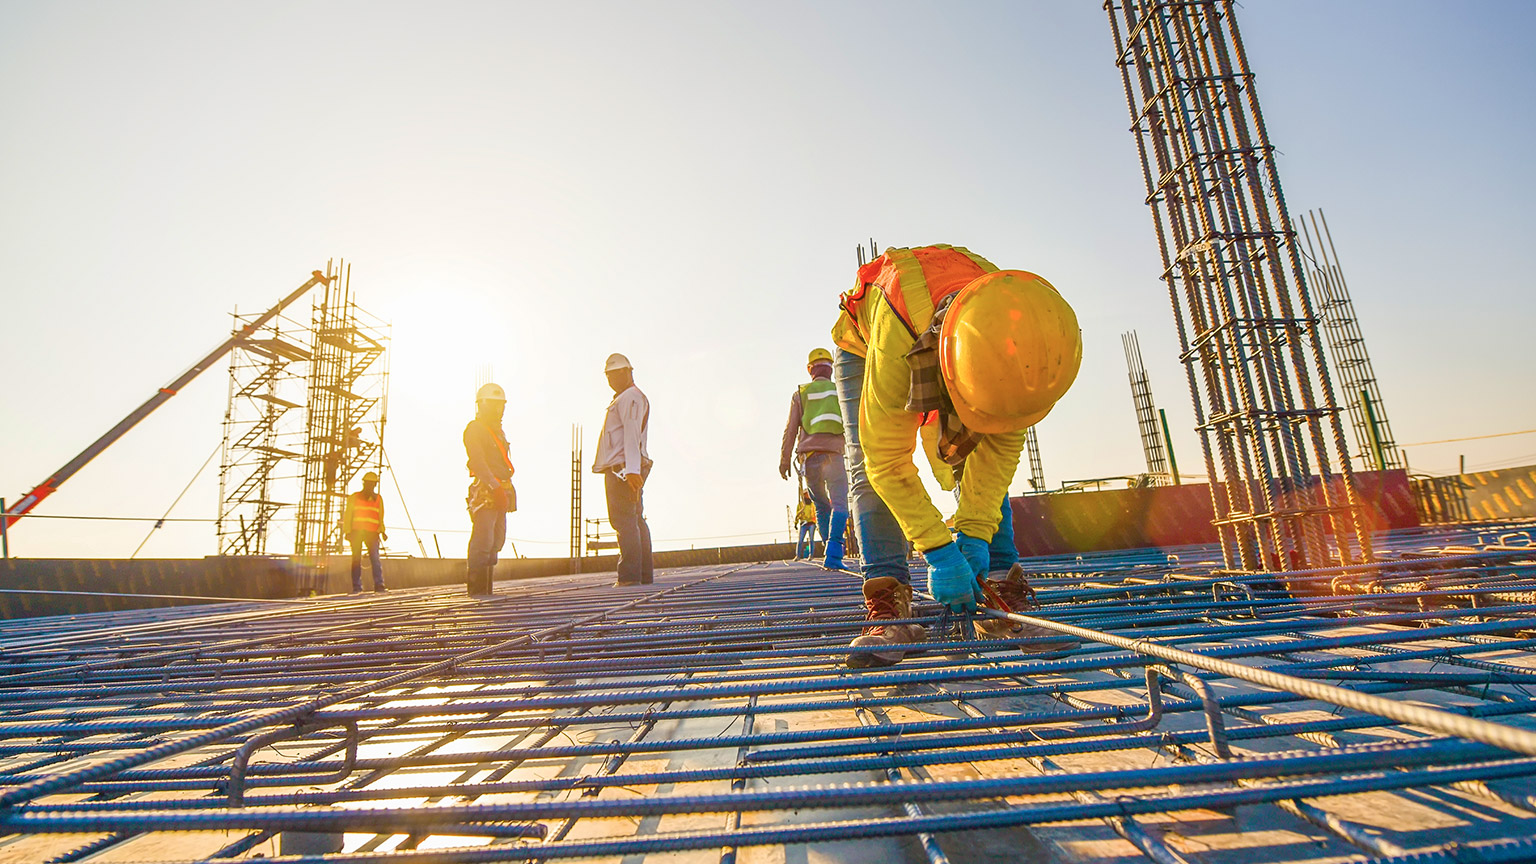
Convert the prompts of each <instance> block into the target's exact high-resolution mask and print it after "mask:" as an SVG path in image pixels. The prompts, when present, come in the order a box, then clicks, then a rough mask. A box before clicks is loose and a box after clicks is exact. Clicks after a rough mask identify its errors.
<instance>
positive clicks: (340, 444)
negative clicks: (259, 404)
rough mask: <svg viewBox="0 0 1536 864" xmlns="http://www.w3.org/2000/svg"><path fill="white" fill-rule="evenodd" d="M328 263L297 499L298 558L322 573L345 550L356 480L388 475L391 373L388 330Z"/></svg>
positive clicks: (348, 278) (347, 272)
mask: <svg viewBox="0 0 1536 864" xmlns="http://www.w3.org/2000/svg"><path fill="white" fill-rule="evenodd" d="M332 266H333V265H332V264H329V263H328V264H327V265H326V275H327V276H332V275H334V276H335V277H336V278H333V279H332V280H331V281H330V282H329V283H328V284H327V285H326V289H325V292H324V293H323V294H321V295H320V296H319V299H318V300H317V301H316V303H315V307H314V317H313V323H312V324H311V327H310V353H311V354H312V355H313V356H312V359H311V361H310V364H309V386H308V396H309V402H308V410H307V412H306V418H305V440H304V486H303V490H302V493H301V495H300V500H299V517H298V525H297V529H296V533H295V538H294V550H293V551H294V554H295V555H296V556H298V557H299V558H300V561H301V563H302V564H305V565H308V566H311V567H320V568H323V564H324V560H325V556H326V555H329V554H331V553H333V552H337V551H340V549H341V543H342V526H341V514H342V510H343V508H344V507H345V503H346V496H347V494H348V492H349V490H350V489H351V486H352V480H353V478H354V477H356V476H357V475H358V474H359V473H360V472H362V471H363V470H364V469H365V468H370V467H371V468H374V469H375V470H382V467H383V459H382V456H381V453H382V444H383V441H384V415H383V411H384V398H385V395H386V393H387V392H388V388H389V375H388V372H387V370H386V367H385V366H384V365H383V364H381V363H378V362H377V361H378V360H379V358H381V357H383V356H384V351H385V348H386V347H387V345H388V343H389V327H388V325H386V324H384V323H383V322H381V321H379V320H378V319H377V318H374V317H373V316H372V315H369V314H368V313H367V312H365V311H364V310H363V309H361V308H360V307H359V306H358V305H357V303H356V301H355V298H354V295H353V293H352V270H351V267H350V266H348V265H347V264H346V263H345V262H336V263H335V264H334V267H335V270H334V274H333V271H332Z"/></svg>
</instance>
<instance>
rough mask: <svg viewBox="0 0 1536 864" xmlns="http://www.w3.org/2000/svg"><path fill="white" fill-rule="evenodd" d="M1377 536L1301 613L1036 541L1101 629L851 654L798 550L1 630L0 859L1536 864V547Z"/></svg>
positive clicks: (1151, 565)
mask: <svg viewBox="0 0 1536 864" xmlns="http://www.w3.org/2000/svg"><path fill="white" fill-rule="evenodd" d="M1488 545H1492V546H1495V547H1497V548H1496V549H1493V550H1491V551H1485V550H1483V548H1482V547H1483V546H1488ZM1386 548H1387V550H1388V552H1387V554H1386V556H1385V557H1386V558H1388V559H1390V560H1388V561H1387V562H1386V563H1384V564H1382V565H1379V566H1375V567H1372V568H1368V569H1367V568H1361V567H1354V568H1350V567H1334V568H1326V569H1322V570H1319V571H1317V572H1311V573H1294V572H1293V573H1288V574H1285V578H1286V579H1287V580H1288V582H1290V583H1291V584H1293V585H1295V584H1299V583H1308V584H1310V585H1311V586H1312V588H1313V590H1314V591H1315V593H1313V594H1309V595H1307V596H1304V597H1301V596H1292V595H1291V594H1290V593H1288V592H1286V591H1285V590H1283V589H1282V588H1281V587H1280V586H1279V585H1278V584H1277V583H1275V582H1273V581H1270V580H1269V578H1268V577H1267V576H1257V577H1252V576H1247V577H1240V578H1234V577H1233V576H1232V575H1231V574H1230V573H1227V572H1225V571H1224V570H1222V569H1220V566H1219V565H1220V563H1221V561H1220V554H1219V551H1218V550H1216V549H1215V547H1193V548H1188V549H1181V550H1178V551H1177V553H1176V554H1173V555H1170V554H1168V553H1167V552H1151V551H1147V552H1138V553H1118V554H1100V555H1091V556H1081V557H1079V558H1070V557H1063V558H1057V559H1035V560H1034V561H1031V562H1030V563H1031V564H1032V565H1033V567H1032V569H1033V570H1034V572H1035V574H1036V575H1035V576H1034V577H1033V581H1034V583H1035V585H1036V587H1037V590H1038V592H1039V596H1040V599H1041V601H1042V603H1043V607H1042V608H1041V609H1039V610H1036V611H1033V612H1031V613H1030V616H1032V617H1030V618H1028V619H1027V620H1029V621H1031V622H1033V623H1036V624H1038V625H1040V626H1043V627H1047V628H1054V629H1055V630H1057V631H1062V632H1070V633H1072V634H1073V635H1075V636H1076V637H1077V638H1078V639H1080V640H1081V641H1080V645H1079V647H1077V648H1075V649H1073V650H1056V651H1053V652H1050V653H1034V652H1028V651H1021V650H1020V648H1021V647H1027V646H1030V645H1040V644H1043V643H1047V642H1053V641H1057V640H1058V639H1059V638H1060V637H1057V636H1033V637H1031V638H1020V639H1013V640H987V639H975V638H972V637H962V636H961V635H960V633H959V631H958V630H948V629H947V628H946V627H945V622H944V621H943V620H942V619H941V618H939V617H938V616H937V614H936V609H935V608H933V607H930V606H927V605H923V604H920V605H919V607H918V608H917V609H916V610H915V612H916V614H919V615H921V616H923V618H922V619H921V620H922V621H923V622H924V623H926V624H927V625H928V626H929V629H930V631H931V633H932V635H931V637H930V640H929V642H928V643H926V644H925V645H924V649H925V650H924V653H922V654H920V655H916V656H910V657H908V658H907V659H906V660H905V661H903V662H902V663H901V664H899V665H897V666H893V667H887V668H876V669H869V670H864V671H857V672H856V671H851V670H849V669H847V668H846V667H845V665H844V664H843V660H844V658H845V656H846V654H847V652H848V649H847V648H846V644H847V642H848V641H849V640H850V639H852V638H853V636H855V635H857V633H858V632H859V629H860V626H861V624H862V620H861V619H862V614H861V613H862V610H861V607H860V603H859V593H858V591H859V583H858V580H857V578H856V577H853V576H850V575H848V574H844V573H836V572H828V571H824V570H820V569H818V568H814V567H811V566H809V565H804V564H789V563H784V562H779V563H772V564H756V565H738V566H734V567H713V568H690V569H681V570H675V571H670V572H666V573H663V574H660V575H659V576H658V580H657V583H656V584H655V585H653V586H640V587H627V588H616V587H612V586H611V585H610V584H608V580H610V579H611V576H610V577H606V578H605V577H602V576H596V575H593V576H570V577H553V578H549V579H541V580H528V581H523V582H517V583H503V584H502V585H501V586H499V588H500V590H501V592H502V593H501V595H500V596H497V597H496V598H494V599H491V600H483V601H482V600H477V599H474V598H468V597H465V596H462V595H461V594H459V593H458V592H457V591H450V590H444V589H421V590H412V591H403V592H392V593H390V594H386V595H377V596H375V595H368V596H359V597H336V598H326V599H323V600H316V601H294V602H291V603H286V604H272V603H267V604H262V605H261V606H260V607H257V606H255V605H252V604H221V605H212V606H202V607H180V608H174V609H160V610H150V611H140V612H124V613H113V614H108V615H98V616H72V617H68V618H57V619H33V620H30V621H14V622H6V623H4V624H0V651H3V657H4V660H5V665H4V667H3V674H0V808H3V809H0V831H7V832H11V833H10V834H9V835H7V836H6V837H5V838H4V839H3V840H0V858H5V857H6V856H10V858H11V859H12V860H36V861H43V860H47V861H75V860H82V859H84V858H86V857H88V856H90V855H95V854H109V855H110V857H111V858H112V860H116V861H146V860H166V859H171V860H210V859H217V858H229V857H245V856H247V855H251V854H255V853H262V854H265V855H268V856H271V855H273V854H274V853H277V852H280V851H282V850H283V848H284V847H287V848H288V849H289V851H292V848H294V847H293V845H292V844H293V843H296V842H298V839H295V838H299V839H307V840H308V841H315V839H316V838H319V840H320V841H323V842H332V845H331V846H328V847H325V848H344V849H345V851H342V852H336V853H332V854H329V855H325V856H318V857H309V858H302V857H293V856H288V857H279V858H278V859H277V860H293V861H298V860H305V861H374V860H396V859H399V860H431V861H443V862H459V861H490V860H531V859H546V858H570V857H604V856H608V857H615V856H630V855H645V854H651V853H660V852H668V851H679V850H693V852H692V857H700V858H710V859H711V860H714V859H716V858H718V859H719V860H723V861H734V860H753V861H755V860H775V859H773V857H772V856H773V854H783V853H782V852H780V853H774V847H782V846H786V845H788V846H798V844H817V846H816V848H817V849H818V850H821V851H820V852H819V853H818V854H831V855H833V856H834V857H841V858H848V860H866V858H865V857H861V856H864V855H873V856H875V858H874V859H868V860H914V861H921V860H929V861H943V860H947V859H948V857H949V856H957V860H973V859H972V858H967V856H974V855H976V854H978V852H977V850H978V849H979V848H981V847H984V846H987V845H988V844H991V845H992V846H994V847H996V848H998V849H1002V850H1014V851H1017V850H1018V849H1020V848H1022V846H1021V844H1024V845H1031V846H1032V847H1034V848H1040V847H1042V844H1043V846H1044V848H1046V849H1048V850H1056V851H1057V852H1062V850H1067V849H1070V848H1077V846H1076V845H1074V844H1079V845H1080V844H1082V843H1087V842H1103V837H1104V836H1109V837H1112V838H1116V841H1117V842H1120V843H1128V844H1130V845H1129V846H1128V847H1126V848H1127V849H1136V850H1139V851H1140V852H1141V853H1143V854H1145V855H1146V856H1148V857H1151V858H1152V859H1153V860H1156V861H1177V860H1200V859H1205V860H1212V861H1216V860H1225V859H1222V858H1221V857H1220V856H1221V855H1222V854H1226V853H1230V852H1231V851H1232V850H1231V849H1230V848H1229V849H1227V850H1226V852H1222V851H1221V847H1220V844H1221V843H1222V842H1226V843H1228V844H1231V843H1233V842H1235V841H1233V840H1232V839H1231V838H1233V837H1238V838H1241V837H1250V838H1251V837H1252V836H1257V835H1254V834H1253V832H1255V831H1259V832H1261V833H1262V832H1263V831H1285V832H1291V833H1292V834H1295V835H1296V836H1299V837H1305V838H1308V839H1307V841H1306V843H1307V844H1308V845H1305V846H1304V847H1303V848H1292V847H1284V848H1281V846H1272V847H1264V848H1263V849H1259V850H1258V851H1254V852H1252V854H1250V855H1249V857H1248V858H1245V859H1242V860H1322V859H1325V858H1327V859H1330V860H1338V858H1339V856H1340V855H1343V856H1345V857H1348V856H1349V855H1350V854H1352V853H1359V852H1365V853H1368V854H1370V855H1375V856H1389V855H1400V854H1406V853H1407V852H1409V851H1422V852H1426V853H1436V852H1441V851H1444V850H1445V849H1447V848H1449V845H1448V844H1452V843H1457V844H1462V846H1463V847H1465V846H1468V845H1471V846H1472V847H1474V848H1477V849H1479V850H1481V851H1482V853H1483V854H1486V855H1489V856H1492V857H1493V859H1497V857H1498V855H1499V854H1501V853H1500V850H1501V849H1505V848H1506V847H1507V848H1508V849H1514V850H1516V851H1519V850H1521V849H1525V850H1526V851H1529V849H1528V846H1521V845H1520V843H1521V842H1524V838H1527V837H1529V835H1530V830H1529V827H1528V826H1529V825H1530V824H1531V823H1530V821H1529V820H1530V819H1531V818H1536V797H1533V792H1536V788H1533V783H1532V778H1533V777H1536V759H1532V758H1530V757H1532V756H1536V733H1533V732H1530V731H1527V729H1526V728H1525V727H1528V726H1529V725H1530V724H1531V722H1532V721H1536V692H1533V690H1532V688H1533V687H1536V654H1533V653H1532V650H1531V649H1532V647H1533V646H1536V632H1533V631H1536V619H1533V616H1536V548H1511V547H1509V546H1508V543H1507V541H1506V542H1505V543H1499V542H1498V540H1497V537H1496V536H1495V535H1490V537H1489V538H1485V539H1483V540H1480V539H1479V538H1478V537H1477V536H1475V535H1474V534H1470V533H1465V532H1464V533H1461V534H1447V533H1434V532H1422V531H1420V532H1407V533H1404V534H1402V535H1396V536H1395V537H1394V538H1393V539H1391V540H1390V541H1389V542H1388V543H1387V544H1386ZM1361 572H1365V573H1368V574H1369V577H1370V578H1369V579H1362V578H1360V573H1361ZM1341 577H1342V578H1341ZM917 582H918V584H919V585H921V584H922V581H921V579H918V580H917ZM1335 589H1336V590H1335ZM1362 592H1363V593H1362ZM946 632H947V633H949V635H948V636H944V635H942V634H944V633H946ZM1387 718H1395V719H1387ZM1410 724H1411V725H1410ZM1233 808H1237V809H1233ZM1415 808H1418V809H1419V810H1422V809H1424V808H1428V809H1429V810H1432V811H1434V812H1435V813H1436V814H1437V817H1445V818H1440V819H1439V820H1438V821H1436V820H1434V819H1431V820H1428V821H1427V822H1425V821H1424V820H1422V819H1421V820H1420V821H1421V822H1423V826H1421V825H1419V824H1416V823H1415V822H1414V820H1413V819H1411V818H1404V817H1402V815H1401V814H1404V813H1410V814H1411V813H1416V812H1418V811H1417V810H1415ZM1472 811H1475V812H1476V813H1477V818H1476V819H1461V820H1460V823H1461V824H1459V825H1458V826H1456V827H1454V828H1452V827H1446V825H1445V824H1444V823H1445V822H1446V820H1447V819H1449V816H1447V814H1454V813H1463V812H1472ZM1362 813H1365V814H1371V813H1378V814H1379V815H1380V816H1381V818H1372V817H1371V816H1370V815H1366V816H1365V817H1364V818H1362V815H1361V814H1362ZM1424 826H1427V827H1424ZM1173 828H1176V829H1177V830H1172V829H1173ZM984 829H987V830H984ZM169 832H185V833H180V834H176V835H174V836H173V835H171V834H170V833H169ZM1105 832H1110V833H1109V834H1108V835H1105ZM279 834H281V835H283V840H282V841H281V842H279V841H277V840H275V839H274V838H275V837H277V836H278V835H279ZM1101 835H1102V836H1101ZM1266 836H1267V835H1266ZM168 838H169V839H168ZM858 838H864V840H865V843H864V844H860V845H858V846H847V845H842V844H832V845H826V844H830V843H831V841H837V840H848V839H858ZM1221 838H1227V840H1225V841H1222V840H1221ZM1245 842H1247V841H1245ZM342 843H344V847H342V846H340V845H339V844H342ZM1500 843H1503V844H1505V845H1504V846H1501V845H1499V844H1500ZM1510 844H1513V845H1510ZM1250 845H1251V844H1250ZM1256 848H1257V847H1256ZM1202 849H1205V850H1207V851H1208V852H1209V855H1207V854H1205V853H1203V852H1201V851H1200V850H1202ZM429 850H430V851H429ZM827 850H831V851H830V852H829V851H827ZM839 850H841V851H839ZM850 850H861V851H858V852H854V851H850ZM764 856H767V857H764ZM850 856H851V857H850ZM633 860H637V859H633Z"/></svg>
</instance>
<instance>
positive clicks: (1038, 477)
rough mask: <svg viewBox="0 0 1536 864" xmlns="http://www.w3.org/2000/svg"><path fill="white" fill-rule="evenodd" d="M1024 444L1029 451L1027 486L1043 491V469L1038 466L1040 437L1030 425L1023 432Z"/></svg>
mask: <svg viewBox="0 0 1536 864" xmlns="http://www.w3.org/2000/svg"><path fill="white" fill-rule="evenodd" d="M1024 446H1025V449H1027V450H1028V451H1029V488H1030V489H1033V490H1034V491H1036V492H1044V491H1045V469H1044V468H1042V467H1040V438H1039V436H1038V435H1036V434H1035V427H1033V426H1031V427H1029V428H1028V429H1027V430H1025V432H1024Z"/></svg>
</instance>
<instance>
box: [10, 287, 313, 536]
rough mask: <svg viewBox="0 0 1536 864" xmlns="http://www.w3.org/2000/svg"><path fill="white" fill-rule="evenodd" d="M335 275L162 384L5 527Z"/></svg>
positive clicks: (26, 500)
mask: <svg viewBox="0 0 1536 864" xmlns="http://www.w3.org/2000/svg"><path fill="white" fill-rule="evenodd" d="M332 278H333V277H330V276H326V275H324V274H322V273H321V272H320V271H319V270H315V271H313V273H312V274H311V275H310V278H309V281H308V282H305V283H304V284H303V285H300V286H299V287H297V288H295V289H293V292H292V293H291V294H289V295H288V296H287V297H284V298H283V299H282V300H281V301H279V302H278V304H277V305H276V306H273V307H272V308H271V309H268V310H267V311H266V312H264V313H262V315H261V316H260V317H258V318H255V319H253V320H252V321H251V322H250V323H248V324H246V325H245V326H244V327H241V328H240V329H239V330H237V331H235V333H234V335H232V336H230V337H229V338H228V339H227V340H225V341H224V343H223V344H222V345H220V346H219V347H217V348H215V349H213V350H212V351H211V352H209V354H208V356H206V357H204V358H203V359H201V360H199V361H197V362H196V363H194V364H192V366H191V368H189V369H187V371H185V372H183V373H181V375H180V376H178V377H177V378H176V380H174V381H172V382H171V383H169V384H167V385H165V386H164V387H161V388H160V390H159V391H158V392H156V393H155V395H153V396H151V397H149V400H148V401H147V402H145V403H144V404H143V405H140V406H139V407H138V408H136V409H134V411H133V413H131V414H129V415H128V416H127V417H124V418H123V419H122V420H121V421H119V422H118V424H117V425H116V426H113V427H112V428H111V429H109V430H107V433H106V434H105V435H103V436H101V437H100V438H97V439H96V442H95V443H94V444H92V445H91V446H89V447H87V448H85V449H84V450H82V451H81V452H80V455H78V456H76V457H75V458H73V459H71V460H69V461H68V462H66V463H64V467H63V468H60V469H59V470H57V471H55V472H53V474H51V475H50V476H49V477H48V479H47V480H44V481H43V482H41V483H39V484H37V488H35V489H33V490H32V491H31V492H28V493H27V494H25V495H23V496H22V497H21V498H20V500H18V501H17V502H16V503H15V504H14V505H12V506H11V507H10V509H8V510H6V511H5V513H4V514H0V520H3V521H4V522H5V526H6V527H7V528H9V527H10V526H11V525H12V524H14V523H15V522H16V521H17V520H19V519H20V518H21V517H23V516H25V515H27V513H28V512H30V511H31V510H32V508H33V507H36V506H37V505H38V504H39V503H41V502H42V500H43V499H44V498H47V497H48V496H49V495H52V494H53V493H54V492H56V491H58V488H59V486H61V485H63V483H64V481H65V480H68V479H69V478H70V477H73V476H74V475H75V472H77V471H79V470H80V469H81V468H84V467H85V465H86V463H87V462H90V461H91V460H92V459H95V458H96V457H97V456H100V455H101V453H102V451H103V450H106V449H107V448H108V447H110V446H112V444H113V442H115V441H117V439H119V438H121V437H123V435H124V434H126V433H127V432H128V430H129V429H132V428H133V427H134V426H136V425H138V422H139V421H140V420H143V419H144V418H145V417H148V416H149V415H150V414H151V413H153V412H154V410H155V409H156V408H159V407H160V406H161V405H162V404H164V403H165V401H166V400H167V399H170V398H171V397H172V396H175V395H176V394H177V393H179V392H181V389H182V388H183V387H185V386H187V385H188V384H190V383H192V379H193V378H196V377H197V376H198V375H200V374H201V373H202V371H203V370H204V369H207V368H208V367H209V366H212V365H213V364H214V363H217V362H218V361H219V360H220V358H222V357H223V356H224V355H225V354H228V353H229V352H230V351H231V350H233V349H234V348H235V346H237V345H239V344H240V343H241V342H243V341H245V340H246V339H248V338H250V335H251V334H252V333H255V332H256V331H257V330H259V329H261V327H262V326H263V325H265V324H266V323H267V322H268V321H271V320H272V319H273V318H276V317H277V316H278V314H279V313H281V312H282V311H283V310H284V309H286V308H287V307H288V306H289V305H290V304H291V303H293V301H295V300H297V299H299V298H300V297H302V296H304V292H306V291H308V290H309V289H311V288H313V287H315V286H316V285H320V284H322V283H329V282H330V280H331V279H332Z"/></svg>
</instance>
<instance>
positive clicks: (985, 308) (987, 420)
mask: <svg viewBox="0 0 1536 864" xmlns="http://www.w3.org/2000/svg"><path fill="white" fill-rule="evenodd" d="M1082 362H1083V337H1082V331H1080V330H1079V329H1078V326H1077V314H1076V313H1075V312H1073V311H1072V307H1071V306H1069V305H1067V301H1065V300H1063V299H1062V298H1061V295H1060V294H1059V293H1057V291H1056V289H1055V288H1054V287H1053V286H1052V285H1051V283H1049V282H1047V281H1045V280H1044V279H1042V278H1040V277H1039V276H1036V275H1035V274H1033V273H1026V272H1025V271H1023V270H999V271H997V272H995V273H987V274H985V275H983V276H978V277H977V278H975V279H973V280H971V282H970V284H968V285H966V286H965V287H964V288H962V289H960V293H959V294H958V295H957V296H956V297H955V299H954V300H953V301H952V302H951V305H950V307H949V311H948V312H947V313H946V314H945V316H944V325H943V327H942V328H941V329H940V331H939V371H940V373H941V374H942V375H943V377H944V384H945V386H946V387H947V388H948V390H949V398H950V401H951V402H953V403H954V405H955V413H957V414H959V415H960V422H962V423H964V424H965V425H966V427H967V428H969V429H971V430H972V431H975V432H980V433H983V434H996V433H1000V432H1017V431H1018V430H1020V429H1026V428H1028V427H1030V426H1033V425H1035V424H1036V423H1039V422H1040V421H1041V420H1043V419H1045V415H1046V414H1049V413H1050V411H1051V408H1053V407H1055V405H1056V400H1058V399H1060V398H1061V397H1062V396H1064V395H1065V394H1066V392H1067V388H1069V387H1071V386H1072V381H1073V380H1074V379H1076V378H1077V369H1078V366H1080V365H1082Z"/></svg>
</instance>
